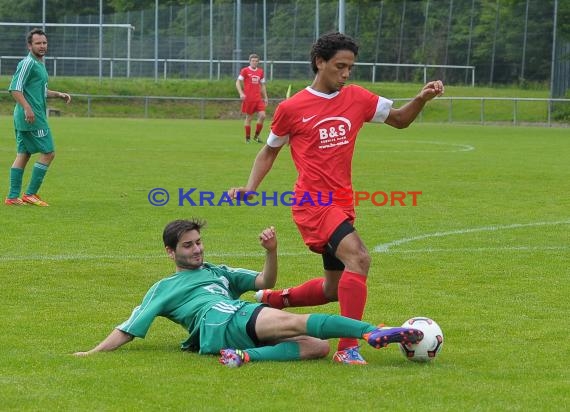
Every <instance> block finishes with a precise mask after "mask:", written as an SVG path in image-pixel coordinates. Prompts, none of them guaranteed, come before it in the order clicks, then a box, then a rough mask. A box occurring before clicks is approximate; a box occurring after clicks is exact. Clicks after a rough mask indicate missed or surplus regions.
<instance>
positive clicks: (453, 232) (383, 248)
mask: <svg viewBox="0 0 570 412" xmlns="http://www.w3.org/2000/svg"><path fill="white" fill-rule="evenodd" d="M568 224H570V220H560V221H557V222H535V223H515V224H511V225H498V226H483V227H475V228H468V229H457V230H450V231H447V232H434V233H427V234H425V235H418V236H413V237H406V238H403V239H398V240H394V241H392V242H388V243H382V244H380V245H377V246H375V247H374V249H373V251H374V252H376V253H386V252H388V251H389V250H390V248H392V247H394V246H400V245H403V244H406V243H411V242H415V241H417V240H423V239H429V238H434V237H445V236H452V235H464V234H467V233H476V232H496V231H500V230H511V229H519V228H523V227H535V226H557V225H568ZM562 248H563V249H564V248H567V247H565V246H562ZM491 249H493V248H491ZM424 250H429V249H424ZM454 250H455V249H454ZM469 250H477V248H474V249H469ZM493 250H499V248H494V249H493Z"/></svg>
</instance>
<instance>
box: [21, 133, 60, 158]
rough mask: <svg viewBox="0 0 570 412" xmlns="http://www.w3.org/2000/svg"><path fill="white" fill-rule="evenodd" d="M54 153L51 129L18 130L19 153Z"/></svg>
mask: <svg viewBox="0 0 570 412" xmlns="http://www.w3.org/2000/svg"><path fill="white" fill-rule="evenodd" d="M53 151H54V145H53V137H52V135H51V131H50V129H43V130H16V152H17V153H29V154H34V153H51V152H53Z"/></svg>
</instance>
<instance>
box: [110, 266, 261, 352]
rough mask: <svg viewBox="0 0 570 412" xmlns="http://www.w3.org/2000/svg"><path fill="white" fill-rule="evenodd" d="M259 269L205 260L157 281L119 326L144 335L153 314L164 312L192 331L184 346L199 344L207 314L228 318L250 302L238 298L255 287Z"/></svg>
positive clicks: (167, 316)
mask: <svg viewBox="0 0 570 412" xmlns="http://www.w3.org/2000/svg"><path fill="white" fill-rule="evenodd" d="M258 274H259V272H255V271H252V270H248V269H241V268H230V267H227V266H224V265H220V266H216V265H212V264H210V263H204V265H202V267H201V268H200V269H195V270H184V271H181V272H177V273H175V274H173V275H171V276H169V277H167V278H164V279H162V280H160V281H158V282H156V283H155V284H154V285H153V286H152V287H151V288H150V289H149V290H148V292H147V293H146V295H145V297H144V298H143V301H142V303H141V304H140V305H139V306H137V307H136V308H135V309H134V310H133V312H132V314H131V317H130V318H129V319H127V320H126V321H125V322H123V323H121V324H120V325H119V326H117V327H116V328H117V329H119V330H122V331H123V332H126V333H129V334H131V335H133V336H136V337H139V338H144V337H145V336H146V334H147V332H148V330H149V328H150V325H151V324H152V322H153V320H154V318H156V317H157V316H162V317H165V318H167V319H170V320H171V321H173V322H175V323H178V324H179V325H182V327H184V329H186V330H187V331H188V333H190V337H189V338H188V340H186V341H185V342H183V344H182V347H183V348H184V349H198V348H199V347H200V326H201V323H202V322H203V320H204V318H205V317H206V314H207V313H208V312H210V311H216V313H217V316H218V318H217V319H219V316H220V315H221V316H222V317H226V318H227V319H228V320H229V319H230V318H231V317H232V316H233V315H234V314H235V313H236V312H237V311H238V310H239V309H240V308H241V307H242V306H243V305H245V304H247V303H248V302H245V301H240V300H238V298H239V297H240V296H241V294H243V293H244V292H247V291H250V290H255V278H256V277H257V275H258Z"/></svg>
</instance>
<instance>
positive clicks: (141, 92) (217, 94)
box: [0, 76, 570, 124]
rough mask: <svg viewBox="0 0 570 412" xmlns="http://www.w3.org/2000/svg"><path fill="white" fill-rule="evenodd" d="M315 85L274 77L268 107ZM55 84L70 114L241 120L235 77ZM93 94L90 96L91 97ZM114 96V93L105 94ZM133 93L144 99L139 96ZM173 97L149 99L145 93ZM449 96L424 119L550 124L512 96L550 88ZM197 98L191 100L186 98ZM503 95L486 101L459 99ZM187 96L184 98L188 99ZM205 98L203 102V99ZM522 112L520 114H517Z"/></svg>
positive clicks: (1, 97) (409, 88) (562, 116)
mask: <svg viewBox="0 0 570 412" xmlns="http://www.w3.org/2000/svg"><path fill="white" fill-rule="evenodd" d="M9 83H10V77H8V76H0V85H5V86H2V87H0V90H6V89H7V88H8V85H9ZM309 83H310V79H309V80H306V81H299V80H297V81H292V82H290V81H286V80H274V81H271V82H268V85H267V88H268V93H269V96H270V98H271V102H270V104H269V106H268V108H267V112H268V114H269V115H270V116H271V115H272V114H273V112H274V110H275V107H276V105H277V103H278V102H279V101H280V100H282V99H283V98H284V97H285V93H286V90H287V87H288V86H289V84H291V85H292V91H293V92H296V91H299V90H301V89H303V88H304V87H306V86H307V85H308V84H309ZM359 84H360V85H362V86H363V87H366V88H368V89H370V90H372V91H373V92H375V93H377V94H379V95H382V96H385V97H387V98H390V99H396V100H397V101H396V104H395V105H396V107H398V106H400V105H402V104H403V103H404V102H405V101H407V100H408V99H410V98H412V97H414V96H415V95H416V94H417V92H418V91H419V90H420V89H421V87H422V84H419V83H418V84H409V83H366V82H363V83H360V82H359ZM50 88H51V89H54V90H62V91H68V92H70V93H71V94H72V95H74V97H73V102H72V104H71V105H65V104H64V103H63V102H61V101H58V100H50V102H49V105H50V107H53V108H56V109H59V110H60V111H61V113H62V116H65V117H119V118H123V117H130V118H178V119H239V118H241V117H242V114H241V113H240V102H239V99H238V98H237V93H236V90H235V80H234V79H230V78H227V79H223V80H220V81H208V80H160V81H157V82H155V81H154V80H152V79H103V80H102V81H101V82H99V80H98V79H96V78H76V77H53V78H51V79H50ZM86 95H89V96H90V97H89V98H87V97H85V96H86ZM101 96H114V97H101ZM133 96H135V97H138V98H133ZM157 96H161V97H168V98H164V99H162V98H161V99H156V98H154V99H152V98H151V99H145V97H157ZM444 96H445V97H446V98H454V100H453V101H450V100H448V99H440V100H439V101H435V102H432V103H430V104H429V105H428V107H427V108H426V109H425V110H424V113H423V115H422V118H421V119H420V121H425V122H463V123H514V122H515V120H516V123H546V122H547V121H548V119H547V117H548V116H547V104H546V103H545V102H534V101H519V102H517V107H516V114H515V108H514V104H513V102H512V101H511V100H510V99H511V98H519V99H520V98H523V99H529V98H547V97H548V90H547V89H545V88H542V89H541V88H538V87H537V88H534V89H521V88H515V87H496V88H490V87H467V86H446V91H445V95H444ZM189 97H191V98H193V99H195V100H192V101H188V100H184V99H185V98H189ZM466 97H468V98H481V97H483V98H501V99H504V100H492V101H491V100H487V101H486V102H485V103H484V105H483V108H482V104H481V101H480V100H478V99H474V100H460V99H457V98H466ZM183 98H184V99H183ZM200 99H202V100H200ZM205 99H208V100H205ZM569 106H570V105H569V104H568V103H560V104H559V105H558V106H556V110H555V112H554V113H553V116H552V119H551V121H555V122H559V123H562V124H568V120H569V119H570V115H569V113H570V109H569ZM13 107H14V101H13V99H12V98H11V97H10V96H9V95H8V93H0V115H10V113H12V111H13ZM515 116H516V118H515Z"/></svg>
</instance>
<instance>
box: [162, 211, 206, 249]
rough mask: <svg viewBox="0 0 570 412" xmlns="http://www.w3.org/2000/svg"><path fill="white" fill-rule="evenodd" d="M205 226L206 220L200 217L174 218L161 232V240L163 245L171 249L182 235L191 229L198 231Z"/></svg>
mask: <svg viewBox="0 0 570 412" xmlns="http://www.w3.org/2000/svg"><path fill="white" fill-rule="evenodd" d="M204 226H206V221H205V220H201V219H194V218H193V219H190V220H188V219H180V220H174V221H172V222H170V223H169V224H167V225H166V227H165V228H164V232H162V241H163V242H164V246H167V247H169V248H171V249H176V245H177V244H178V241H179V240H180V238H181V237H182V235H183V234H184V233H186V232H189V231H191V230H196V231H197V232H198V233H200V229H202V228H203V227H204Z"/></svg>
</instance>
